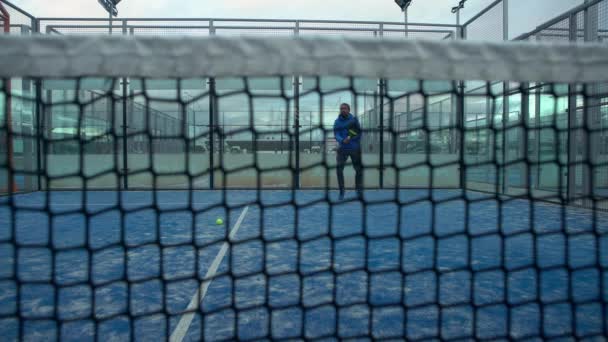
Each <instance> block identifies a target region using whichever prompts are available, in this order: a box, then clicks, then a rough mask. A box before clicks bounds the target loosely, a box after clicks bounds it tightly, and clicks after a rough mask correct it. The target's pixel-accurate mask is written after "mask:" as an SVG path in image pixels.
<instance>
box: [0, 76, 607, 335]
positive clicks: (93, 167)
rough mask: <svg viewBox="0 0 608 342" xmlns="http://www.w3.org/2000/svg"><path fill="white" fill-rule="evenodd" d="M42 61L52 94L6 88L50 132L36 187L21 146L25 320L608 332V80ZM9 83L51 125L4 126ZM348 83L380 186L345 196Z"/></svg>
mask: <svg viewBox="0 0 608 342" xmlns="http://www.w3.org/2000/svg"><path fill="white" fill-rule="evenodd" d="M20 81H21V82H26V80H24V79H22V80H20ZM27 82H31V83H32V87H33V88H36V87H39V91H38V95H39V97H38V96H36V92H34V93H32V94H28V93H20V92H16V91H15V90H12V91H10V92H9V89H8V87H7V84H8V82H7V80H5V81H4V82H3V87H2V91H1V93H0V94H1V96H0V99H1V100H2V102H1V103H2V108H3V111H2V113H3V116H2V118H3V125H2V137H3V141H5V142H6V141H7V140H6V139H9V140H10V141H12V142H13V145H17V144H18V142H19V141H21V140H32V141H34V142H35V144H36V145H39V146H41V149H40V153H39V154H38V156H37V157H38V158H40V161H41V162H40V164H39V165H40V167H39V168H37V169H36V170H35V172H34V174H35V178H36V179H39V181H40V184H41V185H40V187H41V190H42V191H38V192H32V193H17V192H15V191H20V190H19V189H11V187H10V185H11V184H15V179H17V178H18V177H19V175H23V174H28V170H25V169H23V168H22V166H21V165H22V162H18V161H17V160H18V159H19V158H21V159H27V158H28V157H27V156H25V155H20V152H19V151H18V149H17V148H15V151H14V152H13V153H12V154H11V153H8V152H7V151H6V150H3V159H2V161H3V162H2V165H1V166H2V169H3V177H2V184H3V187H5V190H3V191H4V192H5V193H6V192H8V194H7V196H4V197H2V198H0V213H1V216H0V218H1V221H2V222H1V223H2V224H1V225H0V226H1V227H2V228H1V231H0V236H1V239H2V243H1V244H0V253H1V254H2V260H3V262H2V268H1V270H2V271H1V277H2V280H1V281H0V294H1V296H2V298H4V300H3V302H2V304H1V305H0V315H1V321H2V324H1V325H0V326H1V328H0V330H1V331H2V333H3V336H5V337H7V338H8V339H9V340H12V339H24V340H30V339H38V338H40V339H44V340H53V339H62V340H85V339H94V338H97V339H99V340H111V339H136V340H150V339H169V338H170V339H171V340H173V341H181V340H182V339H187V340H196V339H205V340H223V339H268V338H272V339H291V338H308V339H313V338H330V337H332V338H335V337H339V338H369V337H372V338H378V339H380V338H408V339H412V340H418V339H429V338H430V339H432V338H441V339H461V338H477V339H498V338H514V339H523V338H532V337H540V338H558V337H576V338H582V337H600V336H604V335H605V334H606V314H605V312H606V311H605V310H606V299H605V296H604V293H605V292H606V291H608V288H606V284H605V282H604V279H605V275H606V273H605V272H606V269H605V267H606V262H607V260H606V255H605V253H604V250H605V248H606V246H605V244H606V242H607V241H608V240H606V236H605V234H606V231H607V230H608V215H607V214H606V212H605V211H604V210H606V209H608V198H607V196H608V183H606V182H605V181H606V177H605V176H604V174H605V173H603V171H602V170H605V169H606V167H607V164H606V162H607V161H608V159H607V158H608V150H606V148H605V147H606V146H608V145H607V143H608V142H607V141H605V138H606V135H607V131H606V130H607V127H608V126H607V124H608V111H607V110H606V109H607V108H608V106H606V105H605V102H606V98H607V97H608V94H607V93H606V92H605V89H603V88H599V87H598V86H597V85H595V84H576V85H574V84H573V85H570V86H568V85H560V84H547V83H494V82H451V81H450V82H437V81H423V80H421V81H408V80H385V79H382V80H367V79H355V78H328V77H321V78H297V77H295V78H294V77H292V76H283V77H275V78H264V79H256V78H250V77H248V78H233V79H222V78H201V79H192V80H190V79H177V80H148V79H136V78H125V79H123V78H120V79H91V78H77V79H61V80H56V79H44V80H41V79H29V80H27ZM294 83H301V85H300V86H299V88H297V90H296V88H295V87H294ZM9 99H10V100H11V101H12V107H15V106H18V104H20V103H28V102H33V103H34V104H35V105H34V107H35V110H34V114H35V115H34V117H35V120H34V122H36V123H37V125H38V127H39V129H38V130H35V132H37V133H36V134H31V133H30V132H26V131H22V130H20V129H18V128H16V125H17V126H18V125H19V124H20V122H19V121H20V120H23V119H22V118H23V117H19V116H17V117H13V118H12V125H13V129H11V130H10V131H9V130H7V122H9V120H8V117H7V107H9V106H8V105H7V103H9V102H8V100H9ZM342 102H347V103H350V104H351V107H352V112H353V114H356V115H357V116H358V117H359V120H360V122H361V125H362V128H363V130H362V134H363V139H362V140H361V141H362V145H363V146H362V162H363V166H364V172H365V182H364V185H365V191H364V193H363V198H360V199H359V198H357V197H355V196H354V194H355V193H354V192H351V191H350V190H349V191H348V192H347V194H346V198H345V200H344V201H340V200H339V199H338V191H337V189H336V181H335V172H336V162H335V161H336V156H337V155H336V153H342V152H336V151H335V150H334V149H333V148H331V146H332V143H331V141H332V140H333V139H334V137H333V121H334V120H335V119H336V116H337V115H336V112H337V111H338V105H339V104H340V103H342ZM591 103H593V104H592V105H591ZM296 108H300V109H301V111H299V112H298V111H297V109H296ZM574 108H576V110H574ZM199 110H200V112H199ZM295 113H299V115H295ZM269 123H272V125H270V124H269ZM258 124H261V127H258ZM281 136H283V138H281ZM311 136H312V138H311ZM281 139H282V140H281ZM310 139H312V140H313V143H312V145H315V144H318V145H315V146H319V147H318V148H317V149H315V152H314V153H311V148H310V147H311V146H309V145H310V144H311V143H310ZM307 140H308V141H307ZM574 141H576V143H575V142H574ZM3 146H8V144H3ZM235 146H239V147H241V148H239V149H234V147H235ZM313 147H314V146H313ZM306 149H308V151H305V150H306ZM276 150H284V153H277V152H276ZM11 158H12V162H11ZM296 160H297V161H296ZM572 173H574V175H572ZM346 179H347V188H348V189H352V186H353V185H354V174H353V172H352V167H351V165H350V164H348V165H347V167H346ZM572 181H574V182H575V183H574V184H571V182H572ZM7 187H8V189H7ZM101 190H103V191H101ZM128 190H139V191H128ZM162 190H166V191H162ZM217 219H223V220H224V221H225V222H219V224H218V222H216V220H217ZM199 304H200V305H199Z"/></svg>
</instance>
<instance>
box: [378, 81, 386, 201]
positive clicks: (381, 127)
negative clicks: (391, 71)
mask: <svg viewBox="0 0 608 342" xmlns="http://www.w3.org/2000/svg"><path fill="white" fill-rule="evenodd" d="M385 85H386V80H385V79H383V78H381V79H380V82H379V86H380V113H379V114H380V118H379V121H380V122H379V125H378V130H379V131H380V151H379V153H380V174H379V177H378V183H379V184H378V185H379V186H380V189H382V188H384V88H385Z"/></svg>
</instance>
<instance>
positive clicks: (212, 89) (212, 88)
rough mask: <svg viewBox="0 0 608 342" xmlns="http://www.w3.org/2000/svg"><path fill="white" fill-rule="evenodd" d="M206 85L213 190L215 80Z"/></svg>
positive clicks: (210, 172) (211, 34)
mask: <svg viewBox="0 0 608 342" xmlns="http://www.w3.org/2000/svg"><path fill="white" fill-rule="evenodd" d="M209 35H210V36H214V35H215V27H214V26H213V20H209ZM207 84H208V86H209V151H208V152H209V189H215V179H214V178H215V170H214V166H213V165H214V163H215V160H214V156H213V154H214V153H215V151H214V150H213V149H214V143H213V140H214V139H215V136H214V134H213V133H214V129H215V121H214V115H213V110H214V107H213V102H214V98H215V79H214V78H213V77H209V80H208V81H207Z"/></svg>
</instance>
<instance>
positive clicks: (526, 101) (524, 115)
mask: <svg viewBox="0 0 608 342" xmlns="http://www.w3.org/2000/svg"><path fill="white" fill-rule="evenodd" d="M519 89H520V91H521V119H520V120H519V124H520V125H521V126H523V128H522V129H518V130H517V132H518V136H520V137H521V138H520V139H518V140H519V141H522V142H523V144H519V146H520V148H521V149H520V158H518V159H523V160H524V162H525V165H524V166H523V176H522V179H523V184H522V186H523V187H524V188H525V189H526V192H527V193H528V195H529V194H530V164H529V155H528V143H529V135H528V132H529V130H528V129H529V127H530V83H527V82H524V83H521V84H520V86H519Z"/></svg>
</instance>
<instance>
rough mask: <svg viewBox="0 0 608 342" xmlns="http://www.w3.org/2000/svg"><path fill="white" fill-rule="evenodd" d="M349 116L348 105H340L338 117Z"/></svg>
mask: <svg viewBox="0 0 608 342" xmlns="http://www.w3.org/2000/svg"><path fill="white" fill-rule="evenodd" d="M348 114H350V105H349V104H348V103H343V104H341V105H340V115H342V116H348Z"/></svg>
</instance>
